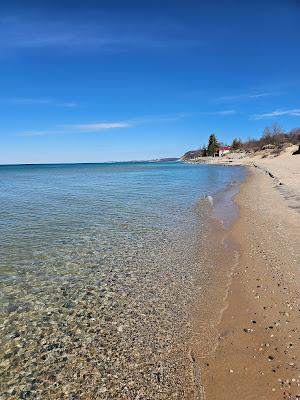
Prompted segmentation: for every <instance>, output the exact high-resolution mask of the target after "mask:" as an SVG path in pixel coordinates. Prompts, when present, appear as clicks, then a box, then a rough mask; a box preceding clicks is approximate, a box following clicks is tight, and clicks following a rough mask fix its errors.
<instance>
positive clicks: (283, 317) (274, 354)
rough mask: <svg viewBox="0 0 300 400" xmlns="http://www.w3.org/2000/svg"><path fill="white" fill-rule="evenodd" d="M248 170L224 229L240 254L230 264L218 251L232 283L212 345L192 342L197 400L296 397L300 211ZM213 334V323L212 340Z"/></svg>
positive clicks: (264, 177) (258, 172) (299, 378)
mask: <svg viewBox="0 0 300 400" xmlns="http://www.w3.org/2000/svg"><path fill="white" fill-rule="evenodd" d="M249 170H250V171H249V177H248V179H247V181H246V182H245V183H243V184H242V185H241V191H240V193H239V195H238V196H237V197H236V199H235V201H236V203H237V204H238V206H239V208H240V217H239V218H238V220H237V222H236V223H235V224H234V226H233V228H232V229H231V231H230V232H229V238H230V240H231V241H232V243H236V245H237V246H238V254H239V258H238V260H237V263H236V265H232V264H229V263H230V259H228V258H226V256H225V255H224V258H223V259H222V257H219V264H218V265H219V267H221V270H222V269H225V271H226V270H227V271H228V273H229V274H230V275H231V278H230V281H231V283H230V285H229V287H228V289H227V298H226V301H225V309H224V312H223V313H222V318H221V320H220V321H219V323H218V324H217V326H216V330H217V335H218V337H217V346H216V348H214V346H208V347H207V348H206V349H205V348H203V347H202V348H201V346H200V345H199V343H197V341H195V342H194V346H193V357H194V358H195V362H196V363H197V365H199V368H200V371H201V385H202V387H203V390H202V398H203V399H207V400H214V399H218V400H223V399H224V400H227V399H228V400H229V399H230V400H232V399H272V400H273V399H275V400H276V399H297V398H300V365H299V355H300V329H299V328H300V324H299V298H300V297H299V282H300V281H299V278H300V276H299V275H300V271H299V265H300V219H299V213H298V212H297V209H295V208H292V207H290V206H289V202H288V201H286V199H285V197H284V196H283V193H282V192H280V190H278V183H277V182H275V181H274V179H273V178H271V177H270V176H269V175H268V174H266V173H265V171H263V170H262V169H259V168H254V167H251V168H249ZM231 262H232V261H231ZM223 293H226V290H225V291H224V288H223ZM218 306H220V305H218ZM213 307H215V306H214V305H212V306H210V307H209V309H210V311H211V312H213V311H214V310H213ZM215 311H216V310H215ZM208 314H209V313H208ZM195 326H197V325H195ZM215 335H216V333H215V331H213V330H212V331H211V342H212V343H214V341H215Z"/></svg>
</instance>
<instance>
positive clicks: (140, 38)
mask: <svg viewBox="0 0 300 400" xmlns="http://www.w3.org/2000/svg"><path fill="white" fill-rule="evenodd" d="M203 45H205V42H204V41H203V39H199V38H195V37H190V36H187V35H184V34H183V32H182V29H179V28H178V26H172V25H171V24H167V23H165V22H163V21H162V22H160V23H158V22H157V23H156V24H155V26H153V24H152V23H151V22H149V23H147V22H143V24H141V23H139V22H137V21H134V23H130V21H124V22H123V23H122V22H120V21H119V20H115V19H114V16H110V17H109V18H106V19H103V17H102V19H101V18H100V17H99V18H98V19H97V21H95V19H94V20H93V18H90V19H89V20H88V21H87V22H86V23H83V22H82V21H78V20H76V19H75V18H74V19H72V17H70V18H68V19H67V20H63V19H47V18H45V17H42V16H41V17H40V18H39V19H37V18H36V17H33V16H30V15H27V16H25V15H23V16H10V17H2V18H1V21H0V48H2V49H16V50H22V49H23V50H27V49H32V50H41V49H51V48H53V49H59V48H61V49H64V50H66V49H69V50H72V51H79V50H80V51H92V50H97V51H99V50H103V51H117V52H119V51H129V50H143V49H148V50H149V49H150V50H151V49H168V48H169V49H176V48H183V49H184V48H194V47H199V46H203Z"/></svg>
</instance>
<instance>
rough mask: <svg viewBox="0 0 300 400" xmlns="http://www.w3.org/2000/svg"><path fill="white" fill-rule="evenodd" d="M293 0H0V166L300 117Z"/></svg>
mask: <svg viewBox="0 0 300 400" xmlns="http://www.w3.org/2000/svg"><path fill="white" fill-rule="evenodd" d="M299 21H300V2H299V1H296V0H282V1H276V0H272V1H267V0H265V1H264V0H261V1H255V0H254V1H253V0H252V1H226V0H223V1H213V0H211V1H208V0H207V1H185V2H183V1H176V0H173V1H168V0H165V1H156V0H152V1H151V2H150V1H141V0H140V1H130V0H128V1H124V0H123V1H114V0H110V1H101V0H99V1H89V0H85V1H81V2H76V1H75V0H74V1H63V0H61V1H55V0H52V1H51V2H50V1H49V2H48V1H42V2H41V1H39V2H32V1H30V0H29V1H26V2H24V1H22V2H21V1H20V2H14V1H2V2H1V5H0V68H1V69H0V88H1V91H0V121H1V125H0V144H1V145H0V163H1V164H6V163H40V162H44V163H47V162H101V161H110V160H112V161H113V160H135V159H152V158H159V157H170V156H180V155H181V154H183V153H184V152H185V151H186V150H189V149H195V148H199V147H200V146H201V145H202V144H203V143H206V142H207V137H208V135H209V134H210V133H211V132H215V133H216V134H217V137H218V138H219V139H220V140H222V141H224V142H226V141H227V142H231V140H232V138H233V137H235V136H236V137H241V138H244V139H246V138H248V137H256V136H259V135H260V134H261V132H262V130H263V128H264V127H265V126H266V125H271V124H273V123H275V122H278V123H279V124H281V126H282V127H283V128H284V129H286V130H289V129H291V128H294V127H299V126H300V96H299V91H300V65H299V64H300V62H299V60H300V56H299V54H300V24H299Z"/></svg>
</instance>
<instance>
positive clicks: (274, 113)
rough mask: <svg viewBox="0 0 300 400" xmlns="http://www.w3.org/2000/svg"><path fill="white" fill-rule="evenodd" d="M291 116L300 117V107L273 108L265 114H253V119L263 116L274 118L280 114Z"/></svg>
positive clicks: (263, 117) (262, 117)
mask: <svg viewBox="0 0 300 400" xmlns="http://www.w3.org/2000/svg"><path fill="white" fill-rule="evenodd" d="M285 115H288V116H293V117H295V116H296V117H300V108H293V109H290V110H283V109H280V110H275V111H271V112H268V113H265V114H255V115H254V116H253V118H254V119H265V118H275V117H281V116H285Z"/></svg>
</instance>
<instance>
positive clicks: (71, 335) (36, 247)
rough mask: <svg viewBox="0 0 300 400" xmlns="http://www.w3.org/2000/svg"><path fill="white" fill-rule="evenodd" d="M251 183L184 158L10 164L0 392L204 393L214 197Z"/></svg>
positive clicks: (1, 217) (0, 215)
mask: <svg viewBox="0 0 300 400" xmlns="http://www.w3.org/2000/svg"><path fill="white" fill-rule="evenodd" d="M244 178H245V170H244V169H243V168H240V167H231V168H229V167H222V166H211V165H191V164H183V163H180V162H165V163H150V162H132V163H107V164H69V165H34V166H1V167H0V235H1V242H0V246H1V249H0V250H1V251H0V285H1V298H0V301H1V317H0V318H1V370H2V376H1V392H2V393H3V395H2V396H3V397H0V398H1V399H2V398H3V399H18V398H22V399H25V398H26V399H27V398H28V399H31V398H34V399H74V400H75V399H160V400H161V399H185V398H186V399H187V398H192V397H191V396H194V398H195V388H194V387H193V374H192V366H191V357H190V349H189V337H190V334H191V332H190V305H191V304H192V302H193V299H194V297H195V293H198V294H199V293H201V291H202V289H203V290H204V289H205V285H206V276H207V271H208V270H209V265H208V264H209V262H210V258H209V254H207V253H206V249H207V246H208V243H207V240H208V239H207V235H206V232H207V223H208V214H209V212H208V211H209V202H207V201H206V200H205V199H203V197H204V196H205V195H211V196H213V197H214V198H220V193H222V191H224V189H226V188H228V187H230V185H234V184H235V183H236V182H240V181H241V180H243V179H244ZM227 197H228V196H227ZM221 209H223V210H228V207H227V208H226V207H223V208H222V207H221ZM228 213H229V211H228Z"/></svg>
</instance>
